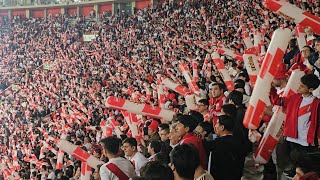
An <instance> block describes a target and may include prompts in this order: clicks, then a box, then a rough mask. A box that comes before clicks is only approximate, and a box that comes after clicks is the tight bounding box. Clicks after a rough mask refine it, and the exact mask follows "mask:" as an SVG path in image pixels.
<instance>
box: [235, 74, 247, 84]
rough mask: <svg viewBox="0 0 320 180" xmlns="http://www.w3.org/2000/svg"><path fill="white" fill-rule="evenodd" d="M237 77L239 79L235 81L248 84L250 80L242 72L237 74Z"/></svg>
mask: <svg viewBox="0 0 320 180" xmlns="http://www.w3.org/2000/svg"><path fill="white" fill-rule="evenodd" d="M238 77H239V79H237V80H243V81H244V82H249V80H250V79H249V76H248V74H247V73H244V72H242V73H239V75H238ZM234 83H235V84H236V83H237V82H234Z"/></svg>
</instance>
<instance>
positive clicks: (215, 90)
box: [210, 83, 224, 98]
mask: <svg viewBox="0 0 320 180" xmlns="http://www.w3.org/2000/svg"><path fill="white" fill-rule="evenodd" d="M223 89H224V87H223V84H221V83H214V84H212V86H211V89H210V93H211V95H212V97H213V98H219V97H220V96H221V95H222V94H223Z"/></svg>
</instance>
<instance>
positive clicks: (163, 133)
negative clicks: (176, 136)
mask: <svg viewBox="0 0 320 180" xmlns="http://www.w3.org/2000/svg"><path fill="white" fill-rule="evenodd" d="M169 132H170V129H169V125H168V128H163V129H161V130H160V139H161V141H163V142H164V141H166V140H168V139H169Z"/></svg>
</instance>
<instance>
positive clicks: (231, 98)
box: [227, 90, 243, 106]
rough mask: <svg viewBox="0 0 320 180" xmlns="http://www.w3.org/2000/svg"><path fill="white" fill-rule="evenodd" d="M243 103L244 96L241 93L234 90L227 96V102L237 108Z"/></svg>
mask: <svg viewBox="0 0 320 180" xmlns="http://www.w3.org/2000/svg"><path fill="white" fill-rule="evenodd" d="M242 101H243V94H242V93H241V92H239V91H236V90H233V91H231V92H230V94H229V95H228V96H227V102H229V103H230V104H234V105H236V106H241V105H242Z"/></svg>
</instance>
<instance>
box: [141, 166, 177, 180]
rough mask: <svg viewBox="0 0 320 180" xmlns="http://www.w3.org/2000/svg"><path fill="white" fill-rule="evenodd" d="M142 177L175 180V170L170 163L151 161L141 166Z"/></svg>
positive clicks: (153, 179) (152, 179)
mask: <svg viewBox="0 0 320 180" xmlns="http://www.w3.org/2000/svg"><path fill="white" fill-rule="evenodd" d="M141 177H143V178H145V179H149V180H162V179H167V180H173V179H174V176H173V172H172V170H171V169H170V167H168V165H166V164H163V163H160V162H158V161H150V162H148V163H146V164H145V165H144V166H143V167H142V168H141Z"/></svg>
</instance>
